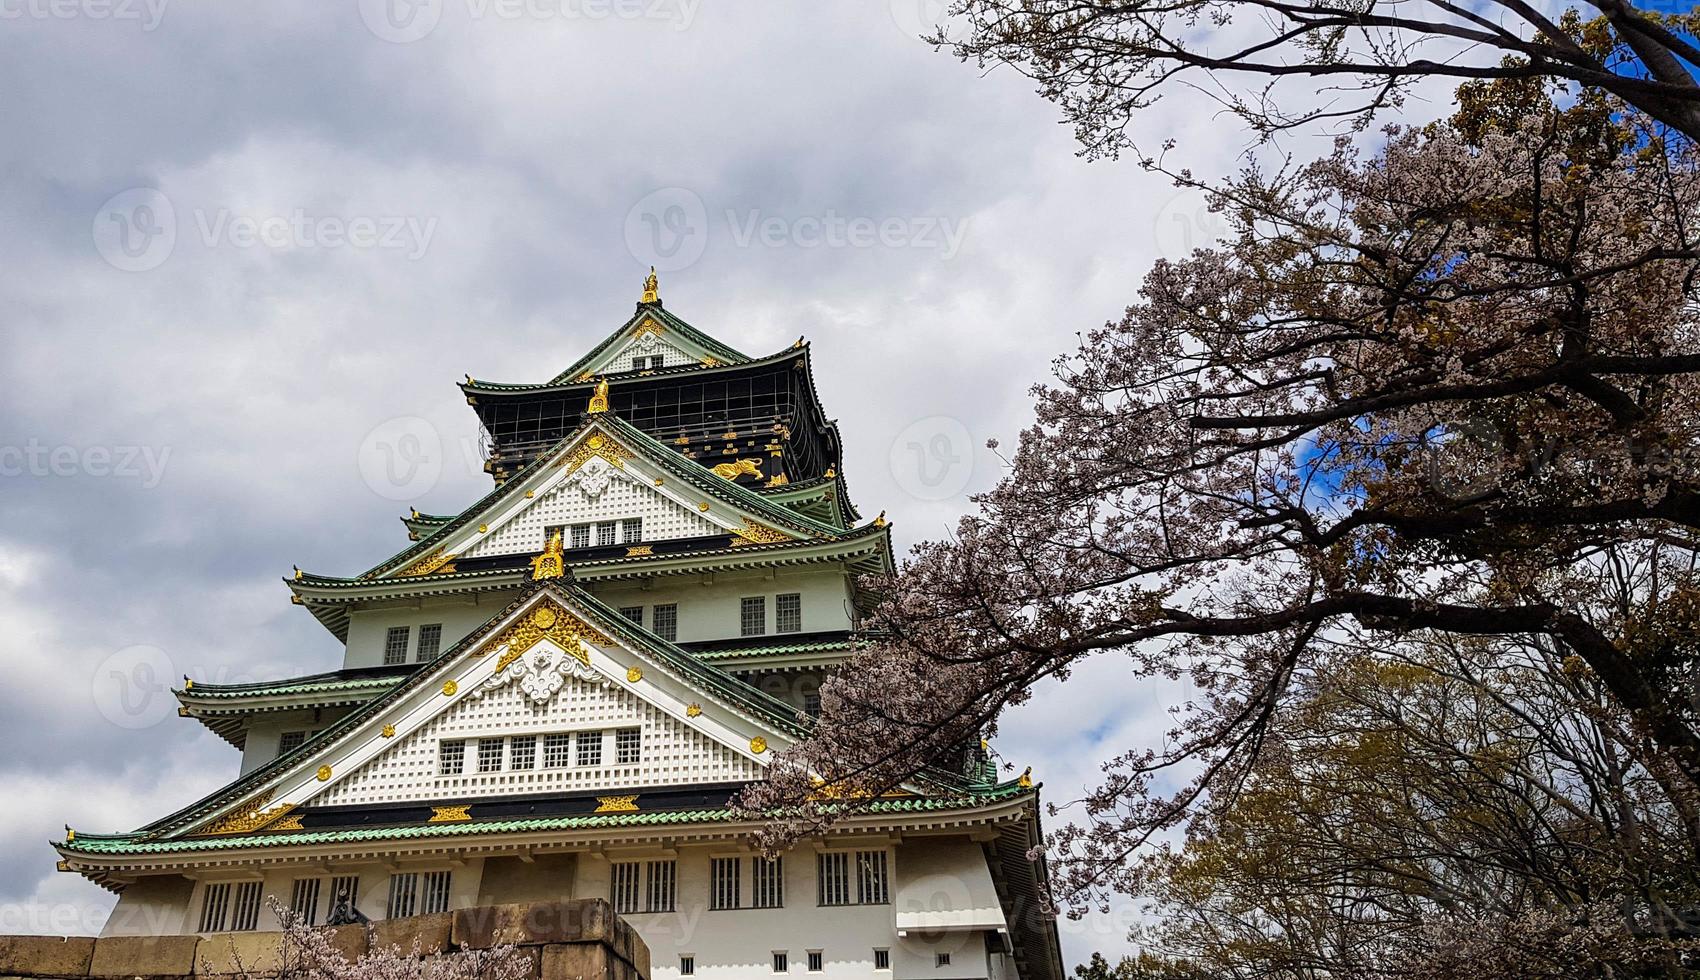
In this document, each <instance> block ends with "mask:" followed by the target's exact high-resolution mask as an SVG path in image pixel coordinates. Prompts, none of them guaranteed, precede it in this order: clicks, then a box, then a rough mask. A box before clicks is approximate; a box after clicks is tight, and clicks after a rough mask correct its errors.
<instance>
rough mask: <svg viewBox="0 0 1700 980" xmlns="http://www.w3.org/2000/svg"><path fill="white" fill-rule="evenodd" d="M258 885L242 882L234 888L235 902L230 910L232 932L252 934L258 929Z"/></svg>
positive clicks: (255, 882) (257, 883) (253, 882)
mask: <svg viewBox="0 0 1700 980" xmlns="http://www.w3.org/2000/svg"><path fill="white" fill-rule="evenodd" d="M260 885H261V883H260V882H258V881H244V882H241V883H240V884H238V885H237V886H236V902H235V904H234V905H232V906H231V909H230V929H231V931H232V932H252V931H254V930H255V929H258V928H259V927H260Z"/></svg>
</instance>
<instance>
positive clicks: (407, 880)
mask: <svg viewBox="0 0 1700 980" xmlns="http://www.w3.org/2000/svg"><path fill="white" fill-rule="evenodd" d="M418 911H419V873H418V872H417V871H404V872H401V873H400V874H393V875H390V900H389V903H388V904H386V905H385V906H384V917H385V918H389V919H402V918H406V917H407V916H410V915H416V914H418Z"/></svg>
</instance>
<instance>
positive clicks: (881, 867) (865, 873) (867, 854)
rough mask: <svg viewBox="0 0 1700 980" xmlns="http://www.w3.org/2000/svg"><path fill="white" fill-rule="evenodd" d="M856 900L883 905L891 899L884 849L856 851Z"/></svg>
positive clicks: (865, 903) (866, 903)
mask: <svg viewBox="0 0 1700 980" xmlns="http://www.w3.org/2000/svg"><path fill="white" fill-rule="evenodd" d="M856 900H857V901H858V902H860V903H861V904H863V905H884V904H885V903H886V902H888V901H890V900H891V898H890V895H889V890H888V889H887V887H886V874H885V852H884V851H857V852H856Z"/></svg>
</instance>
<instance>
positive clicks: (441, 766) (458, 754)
mask: <svg viewBox="0 0 1700 980" xmlns="http://www.w3.org/2000/svg"><path fill="white" fill-rule="evenodd" d="M465 771H466V740H465V739H460V738H446V739H443V740H442V741H441V742H438V743H437V775H439V776H458V775H460V774H461V773H463V772H465Z"/></svg>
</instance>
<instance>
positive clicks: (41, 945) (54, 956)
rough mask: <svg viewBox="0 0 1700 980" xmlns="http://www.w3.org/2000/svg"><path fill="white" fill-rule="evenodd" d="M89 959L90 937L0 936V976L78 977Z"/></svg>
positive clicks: (91, 942)
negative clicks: (3, 974) (2, 974)
mask: <svg viewBox="0 0 1700 980" xmlns="http://www.w3.org/2000/svg"><path fill="white" fill-rule="evenodd" d="M93 957H94V937H92V936H74V937H71V938H69V939H65V938H61V937H59V936H0V973H5V974H19V975H23V976H29V975H34V976H55V977H82V976H87V975H88V972H89V961H90V960H91V959H92V958H93Z"/></svg>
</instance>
